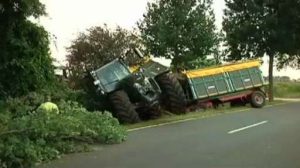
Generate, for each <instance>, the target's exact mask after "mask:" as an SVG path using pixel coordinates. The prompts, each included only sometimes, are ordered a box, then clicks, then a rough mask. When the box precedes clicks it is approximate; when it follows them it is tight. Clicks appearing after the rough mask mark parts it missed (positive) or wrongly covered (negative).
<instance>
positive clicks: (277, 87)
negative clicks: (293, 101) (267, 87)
mask: <svg viewBox="0 0 300 168" xmlns="http://www.w3.org/2000/svg"><path fill="white" fill-rule="evenodd" d="M274 95H275V97H280V98H300V83H298V82H278V83H275V84H274Z"/></svg>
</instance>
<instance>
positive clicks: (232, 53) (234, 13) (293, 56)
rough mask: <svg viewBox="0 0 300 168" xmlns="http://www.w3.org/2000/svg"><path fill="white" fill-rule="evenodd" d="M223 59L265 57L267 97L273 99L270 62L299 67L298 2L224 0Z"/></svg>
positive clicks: (299, 30) (299, 5)
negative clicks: (225, 49) (268, 83)
mask: <svg viewBox="0 0 300 168" xmlns="http://www.w3.org/2000/svg"><path fill="white" fill-rule="evenodd" d="M225 1H226V5H227V9H225V17H224V22H223V29H224V31H225V33H226V34H225V37H226V43H225V45H226V46H227V54H228V55H227V58H228V59H229V60H239V59H248V58H257V57H263V56H264V55H265V54H266V55H268V56H269V58H270V59H269V60H270V61H269V82H270V90H269V97H270V100H271V101H272V100H273V94H272V93H273V64H274V59H275V61H276V59H277V61H278V64H277V66H278V68H282V67H283V66H285V65H294V66H298V67H299V63H300V57H299V53H300V45H299V44H300V10H299V9H300V1H298V0H225Z"/></svg>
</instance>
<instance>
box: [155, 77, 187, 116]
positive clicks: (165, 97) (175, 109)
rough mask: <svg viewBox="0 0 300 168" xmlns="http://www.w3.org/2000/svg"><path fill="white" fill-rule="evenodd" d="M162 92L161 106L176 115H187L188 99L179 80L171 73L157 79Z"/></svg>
mask: <svg viewBox="0 0 300 168" xmlns="http://www.w3.org/2000/svg"><path fill="white" fill-rule="evenodd" d="M156 81H157V83H158V85H159V86H160V88H161V90H162V98H161V104H162V105H163V106H164V107H165V108H166V110H169V111H170V112H172V113H174V114H183V113H185V107H186V98H185V94H184V91H183V89H182V87H181V85H180V83H179V81H178V80H177V78H176V77H175V76H174V75H173V74H170V73H166V74H163V75H160V76H157V77H156Z"/></svg>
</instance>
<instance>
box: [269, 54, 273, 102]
mask: <svg viewBox="0 0 300 168" xmlns="http://www.w3.org/2000/svg"><path fill="white" fill-rule="evenodd" d="M269 58H270V61H269V102H272V101H273V100H274V95H273V90H274V85H273V64H274V54H270V55H269Z"/></svg>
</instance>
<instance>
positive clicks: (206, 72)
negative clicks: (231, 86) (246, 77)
mask: <svg viewBox="0 0 300 168" xmlns="http://www.w3.org/2000/svg"><path fill="white" fill-rule="evenodd" d="M260 65H261V61H260V60H251V61H246V62H237V63H233V64H228V65H222V66H217V67H210V68H203V69H197V70H190V71H185V72H184V73H185V74H186V75H187V77H188V78H197V77H204V76H211V75H216V74H221V73H225V72H232V71H237V70H242V69H246V68H252V67H259V66H260Z"/></svg>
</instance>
